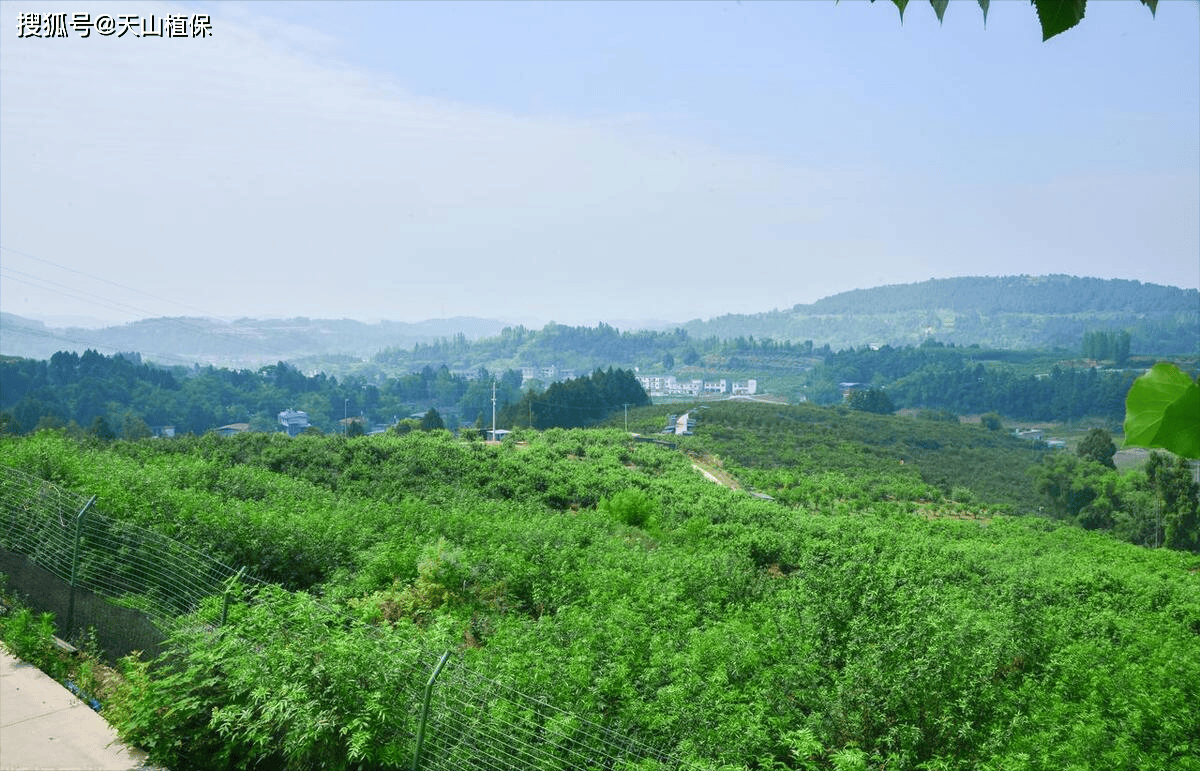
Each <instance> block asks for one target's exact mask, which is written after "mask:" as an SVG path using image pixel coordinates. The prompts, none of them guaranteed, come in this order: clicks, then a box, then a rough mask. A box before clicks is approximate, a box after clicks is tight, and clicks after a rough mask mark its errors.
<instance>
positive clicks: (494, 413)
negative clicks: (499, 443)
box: [492, 378, 496, 442]
mask: <svg viewBox="0 0 1200 771" xmlns="http://www.w3.org/2000/svg"><path fill="white" fill-rule="evenodd" d="M492 441H493V442H494V441H496V378H492Z"/></svg>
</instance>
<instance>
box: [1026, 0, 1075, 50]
mask: <svg viewBox="0 0 1200 771" xmlns="http://www.w3.org/2000/svg"><path fill="white" fill-rule="evenodd" d="M1033 4H1034V5H1035V6H1037V15H1038V20H1039V21H1040V22H1041V23H1042V40H1043V41H1046V40H1049V39H1050V38H1052V37H1054V36H1055V35H1057V34H1058V33H1060V32H1066V31H1067V30H1069V29H1070V28H1071V27H1074V26H1075V25H1076V24H1078V23H1079V22H1080V21H1082V20H1083V12H1084V9H1085V7H1086V6H1087V0H1033Z"/></svg>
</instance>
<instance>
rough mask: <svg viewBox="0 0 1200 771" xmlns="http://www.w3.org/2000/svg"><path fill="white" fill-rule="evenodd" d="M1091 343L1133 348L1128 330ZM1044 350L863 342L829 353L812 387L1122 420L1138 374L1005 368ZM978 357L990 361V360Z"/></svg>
mask: <svg viewBox="0 0 1200 771" xmlns="http://www.w3.org/2000/svg"><path fill="white" fill-rule="evenodd" d="M1088 340H1089V341H1091V342H1089V343H1087V344H1090V345H1093V346H1101V347H1100V348H1098V350H1100V351H1101V352H1107V353H1109V354H1113V353H1121V352H1122V351H1124V352H1126V355H1127V351H1128V348H1127V347H1125V348H1122V347H1121V346H1122V345H1125V346H1127V344H1128V335H1121V334H1119V333H1118V334H1115V335H1110V334H1108V333H1104V332H1100V333H1095V334H1092V335H1090V336H1089V338H1088ZM1105 341H1107V342H1105ZM1104 345H1108V346H1109V347H1107V348H1103V347H1102V346H1104ZM1113 346H1115V347H1113ZM1040 355H1041V354H1037V353H1035V352H1026V351H991V350H981V349H975V348H962V347H955V346H952V345H951V346H947V345H942V344H940V343H936V342H929V343H926V344H924V345H921V346H916V347H912V346H909V347H903V348H892V347H891V346H886V345H885V346H882V347H880V348H878V349H873V348H869V347H865V346H864V347H862V348H858V349H849V350H844V351H838V352H837V353H831V354H829V355H828V356H826V357H825V360H824V364H822V365H821V366H819V367H817V369H816V370H815V371H814V372H813V375H812V377H811V387H810V391H811V392H812V394H813V395H814V397H815V400H816V401H818V402H822V401H824V402H836V401H840V400H841V399H842V396H841V389H840V388H839V384H840V383H859V384H869V385H871V386H873V387H875V388H884V389H886V393H887V396H888V397H889V398H890V400H891V402H892V403H894V405H895V406H896V407H897V408H904V407H907V408H915V409H934V410H949V411H951V412H955V413H957V414H979V413H984V412H993V411H994V412H999V413H1001V414H1003V415H1005V416H1008V417H1010V418H1015V419H1019V420H1074V419H1077V418H1081V417H1086V416H1093V417H1104V418H1108V419H1110V420H1114V421H1119V420H1121V418H1122V417H1123V416H1124V414H1125V394H1126V393H1127V392H1128V391H1129V386H1130V385H1131V384H1132V382H1133V380H1134V378H1136V377H1137V375H1138V374H1140V373H1139V372H1136V371H1101V370H1099V369H1097V368H1094V367H1093V368H1088V369H1072V368H1068V367H1061V366H1053V367H1051V368H1050V371H1049V372H1046V373H1042V374H1034V375H1020V374H1018V373H1017V372H1016V371H1015V370H1014V369H1013V368H1012V367H1011V366H1007V365H1009V364H1014V365H1017V364H1024V365H1028V364H1029V363H1030V362H1032V361H1034V360H1035V359H1037V358H1038V357H1039V356H1040ZM1109 358H1111V356H1110V357H1109ZM977 359H986V360H987V361H988V362H989V365H987V366H985V365H984V364H983V363H982V362H979V361H977Z"/></svg>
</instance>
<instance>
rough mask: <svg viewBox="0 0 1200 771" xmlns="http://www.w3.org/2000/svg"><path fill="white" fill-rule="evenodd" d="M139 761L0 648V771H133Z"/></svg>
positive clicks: (93, 716) (104, 726)
mask: <svg viewBox="0 0 1200 771" xmlns="http://www.w3.org/2000/svg"><path fill="white" fill-rule="evenodd" d="M144 760H145V754H144V753H142V752H141V751H140V750H134V749H130V748H128V747H126V746H124V745H123V744H121V743H120V742H119V741H118V740H117V732H116V731H115V730H114V729H113V727H112V726H110V725H109V724H108V723H106V722H105V721H104V718H102V717H100V715H98V714H97V713H95V712H93V711H92V710H91V709H90V708H88V706H87V705H86V704H84V703H83V702H82V701H80V700H79V699H77V698H75V696H74V694H72V693H71V692H70V691H68V690H67V689H66V688H64V687H62V686H61V685H59V684H58V683H56V682H55V681H54V680H52V679H50V677H49V676H47V675H45V674H43V673H42V672H41V670H39V669H37V668H36V667H33V666H31V665H29V664H26V663H24V662H23V661H20V660H18V659H16V658H14V657H13V656H12V655H11V654H9V653H8V651H6V650H4V649H3V648H0V770H2V771H135V769H144V768H146V766H145V765H144V764H143V762H144Z"/></svg>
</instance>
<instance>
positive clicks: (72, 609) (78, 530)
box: [63, 495, 96, 638]
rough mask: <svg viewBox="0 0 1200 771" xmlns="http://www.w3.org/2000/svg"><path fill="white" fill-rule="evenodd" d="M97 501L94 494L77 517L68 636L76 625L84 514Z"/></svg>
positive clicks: (72, 553) (68, 612)
mask: <svg viewBox="0 0 1200 771" xmlns="http://www.w3.org/2000/svg"><path fill="white" fill-rule="evenodd" d="M95 502H96V496H94V495H93V496H92V497H91V499H90V500H88V502H87V503H85V504H83V508H82V509H80V510H79V514H78V515H76V517H75V545H74V547H72V549H71V598H70V599H69V600H68V601H67V625H66V627H65V628H64V629H63V634H64V635H66V637H68V638H70V636H71V629H72V628H73V627H74V625H75V581H76V579H77V577H78V573H79V542H80V541H81V540H82V539H83V515H84V514H87V510H88V509H90V508H91V507H92V504H93V503H95Z"/></svg>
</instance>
